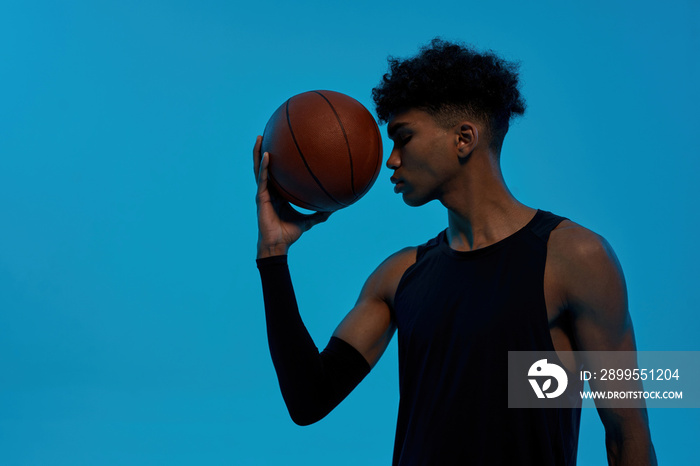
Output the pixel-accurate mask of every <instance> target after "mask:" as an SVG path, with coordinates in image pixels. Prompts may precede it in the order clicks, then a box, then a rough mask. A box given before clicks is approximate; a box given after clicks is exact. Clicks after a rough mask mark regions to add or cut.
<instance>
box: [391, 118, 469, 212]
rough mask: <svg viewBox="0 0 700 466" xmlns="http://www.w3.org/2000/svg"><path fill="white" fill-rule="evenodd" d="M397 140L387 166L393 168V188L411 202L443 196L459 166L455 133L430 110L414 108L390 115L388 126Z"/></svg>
mask: <svg viewBox="0 0 700 466" xmlns="http://www.w3.org/2000/svg"><path fill="white" fill-rule="evenodd" d="M387 130H388V133H389V138H390V139H391V140H392V141H393V142H394V147H393V149H392V150H391V156H390V157H389V159H388V160H387V162H386V166H387V167H389V168H390V169H392V170H394V174H393V175H392V177H391V182H392V183H394V184H395V186H394V192H396V193H401V194H402V196H403V200H404V202H405V203H406V204H408V205H410V206H419V205H423V204H425V203H427V202H430V201H432V200H434V199H440V198H441V194H442V192H444V189H445V187H446V186H447V185H448V183H449V181H450V180H451V179H452V178H453V177H454V176H455V175H456V172H457V170H458V168H459V163H458V160H457V157H455V156H454V154H453V153H454V149H453V147H454V137H453V136H452V134H451V132H450V130H448V129H445V128H442V127H441V126H439V125H438V124H437V123H436V122H435V120H434V119H433V117H432V116H430V114H428V113H427V112H424V111H422V110H416V109H411V110H408V111H405V112H401V113H399V114H397V115H395V116H393V117H392V118H391V120H390V121H389V124H388V126H387Z"/></svg>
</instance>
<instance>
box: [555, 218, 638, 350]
mask: <svg viewBox="0 0 700 466" xmlns="http://www.w3.org/2000/svg"><path fill="white" fill-rule="evenodd" d="M560 255H562V254H561V253H560ZM563 255H564V256H565V262H566V267H565V269H564V270H565V271H566V273H565V300H566V305H567V308H568V309H569V311H570V312H571V315H572V317H573V321H574V326H573V335H572V336H573V339H574V344H575V347H576V349H578V350H580V351H634V350H635V342H634V331H633V328H632V321H631V319H630V315H629V309H628V302H627V286H626V284H625V278H624V275H623V273H622V268H621V266H620V263H619V261H618V259H617V256H616V255H615V252H614V251H613V249H612V247H611V246H610V244H609V243H608V242H607V241H606V240H605V238H603V237H602V236H599V235H597V234H595V233H593V232H592V231H590V230H587V229H585V228H583V227H580V226H576V227H574V228H571V231H570V232H569V233H568V238H567V239H566V252H565V253H564V254H563Z"/></svg>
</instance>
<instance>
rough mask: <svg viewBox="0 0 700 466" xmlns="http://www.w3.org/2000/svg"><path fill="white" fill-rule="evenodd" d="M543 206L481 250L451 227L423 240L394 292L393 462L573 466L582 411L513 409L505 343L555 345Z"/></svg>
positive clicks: (551, 222)
mask: <svg viewBox="0 0 700 466" xmlns="http://www.w3.org/2000/svg"><path fill="white" fill-rule="evenodd" d="M562 220H564V217H559V216H556V215H554V214H552V213H550V212H546V211H542V210H538V211H537V213H536V214H535V216H534V217H533V219H532V220H530V222H529V223H528V224H527V225H526V226H525V227H523V228H522V229H520V230H518V231H517V232H516V233H514V234H513V235H511V236H509V237H507V238H505V239H503V240H501V241H499V242H497V243H495V244H492V245H489V246H487V247H484V248H482V249H477V250H474V251H466V252H460V251H455V250H453V249H451V248H450V247H449V245H448V243H447V238H446V231H443V232H442V233H440V234H439V235H438V236H437V237H436V238H434V239H432V240H430V241H429V242H428V243H426V244H424V245H422V246H420V247H418V251H417V260H416V263H415V264H414V265H412V266H411V267H409V268H408V270H406V272H405V273H404V275H403V277H402V278H401V281H400V282H399V285H398V288H397V290H396V296H395V299H394V309H393V313H394V316H393V317H394V321H395V322H396V323H397V325H398V340H399V385H400V394H401V399H400V402H399V414H398V422H397V427H396V442H395V445H394V459H393V464H394V465H401V466H408V465H431V466H432V465H441V466H446V465H457V464H459V465H489V466H494V465H508V466H513V465H532V466H550V465H551V466H554V465H557V466H560V465H566V466H570V465H575V464H576V450H577V444H578V431H579V422H580V416H581V410H580V408H576V409H554V408H547V409H514V408H510V409H509V408H508V395H507V383H508V372H507V367H508V351H540V350H541V351H554V346H553V344H552V339H551V336H550V330H549V324H548V319H547V310H546V306H545V298H544V268H545V260H546V254H547V240H548V239H549V234H550V232H551V231H552V230H553V229H554V228H555V227H556V226H557V225H558V224H559V223H560V222H561V221H562Z"/></svg>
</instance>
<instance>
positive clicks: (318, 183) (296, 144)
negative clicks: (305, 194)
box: [285, 99, 347, 207]
mask: <svg viewBox="0 0 700 466" xmlns="http://www.w3.org/2000/svg"><path fill="white" fill-rule="evenodd" d="M290 100H292V99H289V100H287V105H286V106H285V111H286V113H287V125H288V126H289V133H290V134H291V135H292V140H293V141H294V145H295V146H296V148H297V152H298V153H299V156H300V157H301V161H302V162H304V166H305V167H306V170H308V172H309V174H310V175H311V178H313V179H314V181H315V182H316V184H317V185H318V187H319V188H321V191H323V192H324V193H325V194H326V196H328V198H329V199H330V200H332V201H333V202H335V203H336V204H338V205H341V206H343V207H347V205H346V204H343V203H342V202H339V201H338V200H337V199H336V198H334V197H333V196H331V194H330V193H329V192H328V191H326V188H324V187H323V184H321V180H319V179H318V178H317V177H316V175H314V172H313V171H312V170H311V167H309V163H308V162H307V161H306V158H305V157H304V154H303V153H302V152H301V147H299V143H298V142H297V138H296V136H294V130H293V129H292V121H291V120H290V118H289V101H290Z"/></svg>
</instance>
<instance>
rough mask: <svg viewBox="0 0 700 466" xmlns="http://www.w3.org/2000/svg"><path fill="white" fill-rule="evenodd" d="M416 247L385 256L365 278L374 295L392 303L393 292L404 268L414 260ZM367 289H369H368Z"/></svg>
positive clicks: (413, 262) (404, 270)
mask: <svg viewBox="0 0 700 466" xmlns="http://www.w3.org/2000/svg"><path fill="white" fill-rule="evenodd" d="M417 249H418V248H416V247H408V248H404V249H401V250H400V251H397V252H395V253H394V254H392V255H390V256H389V257H387V258H386V259H385V260H384V261H383V262H382V263H381V264H379V266H378V267H377V268H376V270H375V271H374V272H373V273H372V275H370V277H369V279H368V280H367V284H366V287H369V288H370V289H371V291H372V292H373V294H375V296H377V297H380V298H381V299H383V300H384V301H386V302H387V303H389V304H393V299H394V294H395V292H396V289H397V287H398V285H399V282H400V281H401V277H402V276H403V274H404V273H405V272H406V270H407V269H408V268H409V267H410V266H411V265H413V264H415V262H416V251H417ZM368 291H369V290H368Z"/></svg>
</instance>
